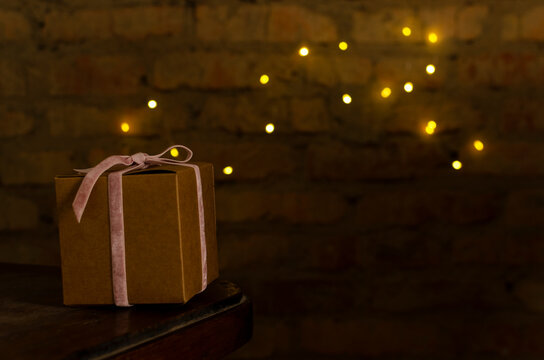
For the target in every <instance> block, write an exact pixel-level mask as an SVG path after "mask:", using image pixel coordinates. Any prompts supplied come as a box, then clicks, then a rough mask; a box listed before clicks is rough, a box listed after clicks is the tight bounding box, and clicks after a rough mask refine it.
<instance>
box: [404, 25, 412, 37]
mask: <svg viewBox="0 0 544 360" xmlns="http://www.w3.org/2000/svg"><path fill="white" fill-rule="evenodd" d="M402 35H404V36H410V35H412V29H410V28H409V27H408V26H405V27H403V28H402Z"/></svg>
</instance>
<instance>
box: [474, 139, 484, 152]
mask: <svg viewBox="0 0 544 360" xmlns="http://www.w3.org/2000/svg"><path fill="white" fill-rule="evenodd" d="M473 145H474V148H475V149H476V150H478V151H482V150H483V149H484V143H483V142H482V141H481V140H476V141H474V143H473Z"/></svg>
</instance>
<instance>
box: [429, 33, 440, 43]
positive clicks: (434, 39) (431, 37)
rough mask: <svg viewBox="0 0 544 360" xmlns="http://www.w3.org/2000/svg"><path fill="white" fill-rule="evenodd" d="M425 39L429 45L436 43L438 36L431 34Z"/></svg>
mask: <svg viewBox="0 0 544 360" xmlns="http://www.w3.org/2000/svg"><path fill="white" fill-rule="evenodd" d="M427 39H429V42H430V43H433V44H434V43H436V42H437V41H438V35H436V33H434V32H432V33H429V35H427Z"/></svg>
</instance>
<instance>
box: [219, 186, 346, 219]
mask: <svg viewBox="0 0 544 360" xmlns="http://www.w3.org/2000/svg"><path fill="white" fill-rule="evenodd" d="M216 197H217V220H218V221H225V222H240V221H257V220H270V221H274V220H281V221H286V222H290V223H295V224H299V223H303V224H304V223H317V224H321V223H333V222H335V221H338V220H340V219H341V218H342V217H343V216H344V213H345V211H346V203H345V200H344V199H342V198H341V197H340V196H338V195H336V194H332V193H268V192H266V193H263V192H256V191H244V192H233V191H228V190H222V189H218V190H217V194H216Z"/></svg>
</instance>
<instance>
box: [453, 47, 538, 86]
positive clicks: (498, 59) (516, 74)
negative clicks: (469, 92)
mask: <svg viewBox="0 0 544 360" xmlns="http://www.w3.org/2000/svg"><path fill="white" fill-rule="evenodd" d="M459 77H460V82H461V84H462V85H463V86H474V85H487V86H527V85H541V84H542V83H543V82H544V61H543V60H542V58H541V57H539V56H537V55H536V54H534V53H521V52H520V53H500V54H485V55H479V56H474V57H463V58H460V60H459Z"/></svg>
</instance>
